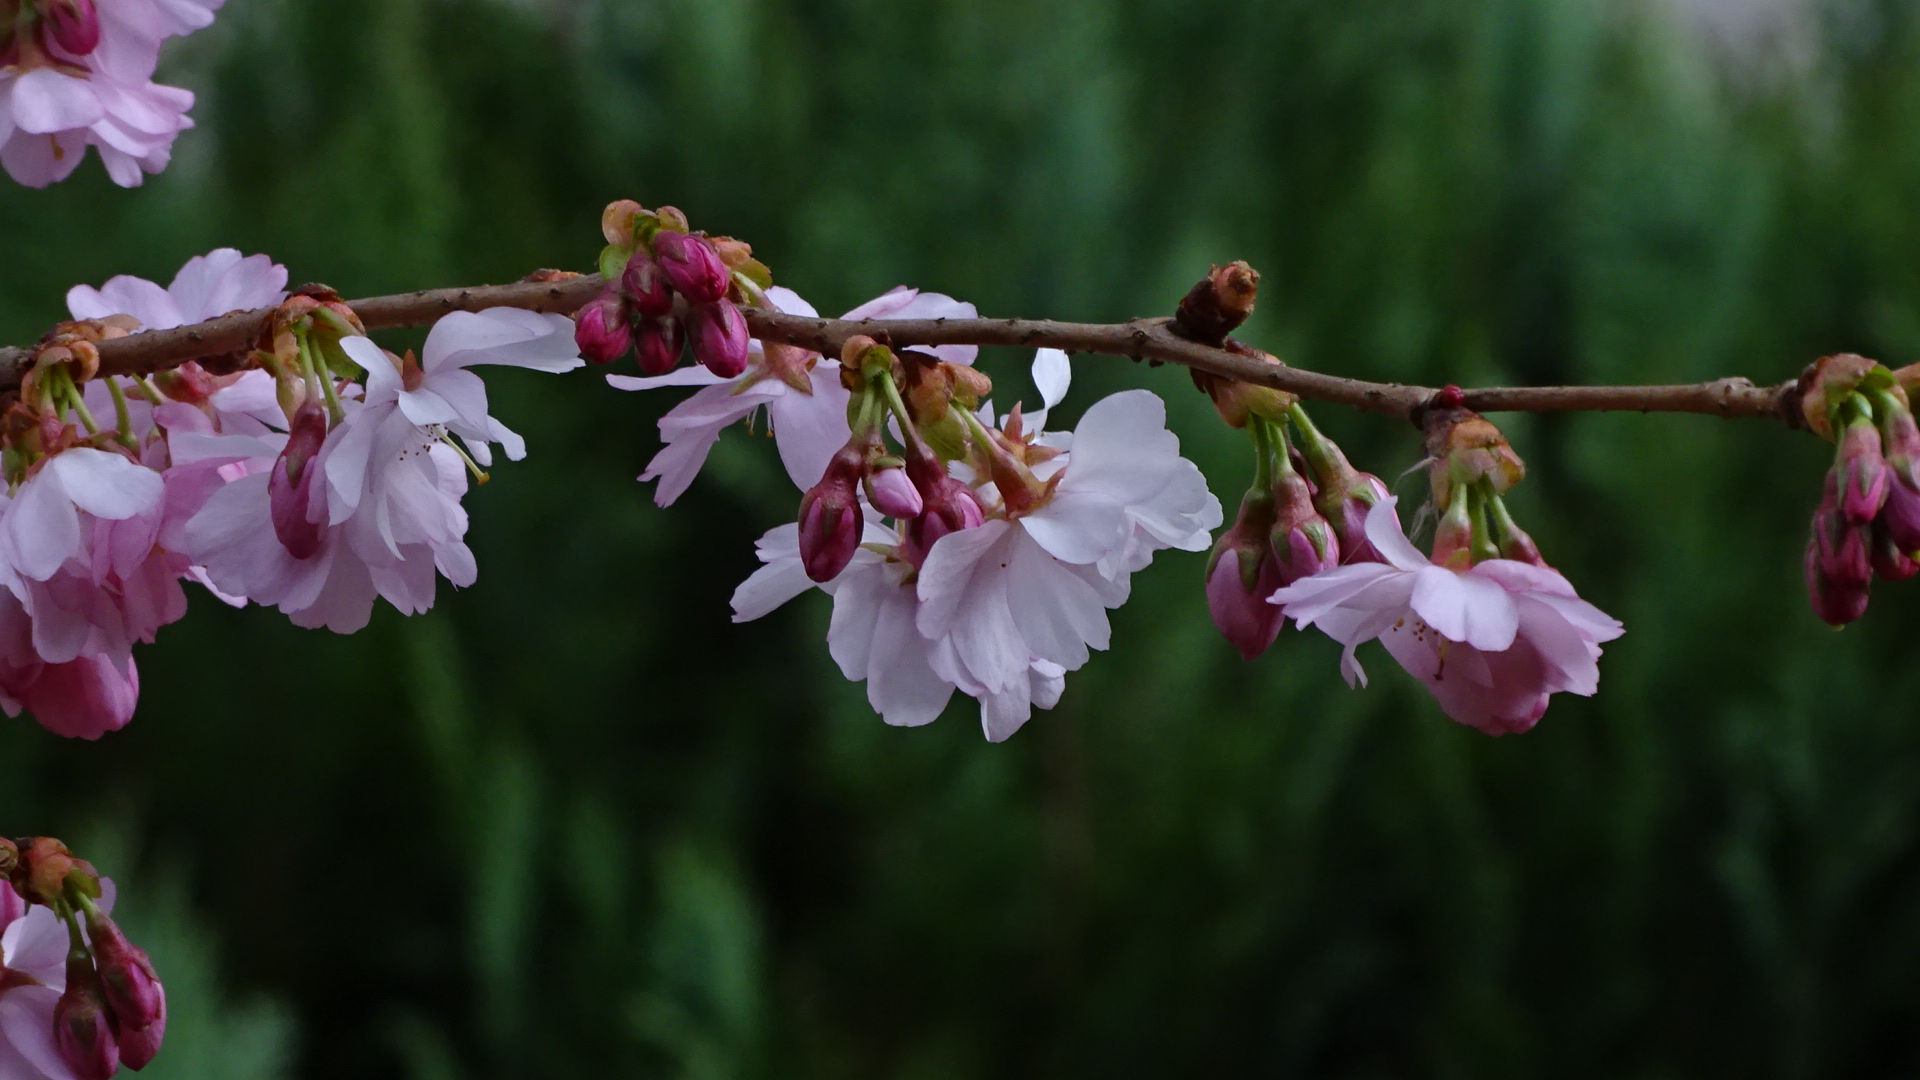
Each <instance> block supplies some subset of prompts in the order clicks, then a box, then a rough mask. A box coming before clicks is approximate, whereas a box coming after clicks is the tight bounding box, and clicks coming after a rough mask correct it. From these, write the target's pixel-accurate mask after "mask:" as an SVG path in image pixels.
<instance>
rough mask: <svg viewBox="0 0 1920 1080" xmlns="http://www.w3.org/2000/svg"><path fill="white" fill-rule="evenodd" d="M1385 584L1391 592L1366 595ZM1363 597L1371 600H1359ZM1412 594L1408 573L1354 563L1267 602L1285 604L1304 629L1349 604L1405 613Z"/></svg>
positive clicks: (1301, 583)
mask: <svg viewBox="0 0 1920 1080" xmlns="http://www.w3.org/2000/svg"><path fill="white" fill-rule="evenodd" d="M1383 583H1385V584H1387V585H1390V586H1391V587H1392V592H1390V593H1389V592H1377V593H1367V590H1370V589H1372V588H1373V587H1374V586H1375V585H1379V584H1383ZM1363 594H1364V595H1367V596H1368V597H1369V599H1365V600H1362V599H1357V598H1359V597H1362V596H1363ZM1412 595H1413V576H1412V575H1410V574H1408V573H1406V572H1405V571H1403V570H1395V569H1394V568H1393V567H1391V566H1386V565H1383V564H1381V563H1353V564H1350V565H1347V566H1337V567H1334V568H1333V569H1331V570H1325V571H1322V572H1320V573H1318V574H1314V575H1311V576H1309V577H1304V578H1301V579H1300V580H1298V581H1296V582H1294V583H1293V584H1291V585H1288V586H1287V587H1286V588H1283V589H1280V590H1279V591H1277V592H1275V593H1274V594H1273V595H1272V596H1271V597H1269V598H1268V602H1269V603H1274V604H1282V605H1285V607H1286V611H1287V616H1288V617H1289V618H1291V619H1293V620H1294V621H1295V622H1296V623H1298V624H1299V625H1300V627H1301V628H1303V629H1304V628H1306V627H1308V626H1312V625H1313V624H1315V623H1317V622H1320V621H1321V620H1322V619H1323V618H1324V617H1325V616H1326V614H1327V613H1328V612H1330V611H1333V610H1335V609H1336V608H1340V607H1343V606H1346V605H1349V604H1351V605H1353V606H1355V607H1356V608H1359V607H1364V608H1366V609H1367V610H1380V609H1389V608H1396V607H1397V608H1398V609H1399V610H1400V611H1405V610H1406V607H1407V600H1408V598H1410V597H1411V596H1412Z"/></svg>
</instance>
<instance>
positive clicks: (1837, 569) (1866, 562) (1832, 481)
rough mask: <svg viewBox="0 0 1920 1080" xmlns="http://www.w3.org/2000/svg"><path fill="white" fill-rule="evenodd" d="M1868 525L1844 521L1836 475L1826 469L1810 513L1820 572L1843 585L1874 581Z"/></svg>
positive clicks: (1858, 586) (1863, 585)
mask: <svg viewBox="0 0 1920 1080" xmlns="http://www.w3.org/2000/svg"><path fill="white" fill-rule="evenodd" d="M1871 541H1872V537H1871V529H1870V528H1869V527H1868V526H1864V525H1854V524H1851V523H1849V522H1848V521H1847V515H1846V512H1845V510H1844V509H1842V505H1841V495H1840V492H1839V479H1838V477H1837V476H1836V475H1835V473H1834V472H1829V473H1827V478H1826V483H1825V484H1824V485H1823V486H1822V488H1821V498H1820V508H1819V509H1818V510H1816V511H1814V514H1813V542H1814V550H1815V552H1816V555H1817V558H1818V560H1819V563H1820V573H1821V575H1822V576H1823V577H1824V578H1825V579H1826V580H1828V581H1830V582H1832V583H1834V584H1836V585H1838V586H1841V587H1846V588H1852V587H1857V588H1862V589H1864V588H1866V587H1867V586H1868V585H1869V584H1871V583H1872V581H1873V555H1872V542H1871Z"/></svg>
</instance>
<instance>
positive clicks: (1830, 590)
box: [1806, 540, 1869, 626]
mask: <svg viewBox="0 0 1920 1080" xmlns="http://www.w3.org/2000/svg"><path fill="white" fill-rule="evenodd" d="M1806 573H1807V598H1808V599H1809V600H1810V601H1812V603H1813V613H1814V614H1815V615H1818V616H1819V617H1820V618H1821V620H1822V621H1824V622H1826V623H1827V624H1828V625H1830V626H1845V625H1847V624H1848V623H1850V622H1852V621H1854V620H1855V619H1858V618H1859V617H1860V616H1862V615H1865V614H1866V613H1867V600H1868V598H1869V597H1868V591H1867V586H1866V585H1864V584H1856V583H1849V582H1836V581H1834V580H1833V579H1831V578H1829V577H1828V576H1827V575H1826V574H1825V573H1823V572H1822V570H1821V558H1820V551H1819V543H1818V541H1816V540H1809V541H1807V558H1806Z"/></svg>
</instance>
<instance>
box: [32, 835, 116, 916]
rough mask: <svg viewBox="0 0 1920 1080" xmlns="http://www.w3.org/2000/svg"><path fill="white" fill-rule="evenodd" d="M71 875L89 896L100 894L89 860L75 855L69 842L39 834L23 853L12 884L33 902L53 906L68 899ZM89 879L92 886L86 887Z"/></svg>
mask: <svg viewBox="0 0 1920 1080" xmlns="http://www.w3.org/2000/svg"><path fill="white" fill-rule="evenodd" d="M68 878H74V879H75V884H76V886H78V887H80V888H81V889H82V891H84V892H87V893H88V895H91V896H98V895H100V886H99V883H98V881H97V878H96V875H94V873H93V867H91V866H89V865H87V862H86V860H84V859H76V858H74V857H73V852H71V851H68V850H67V845H65V844H63V843H61V842H60V841H58V840H55V839H54V838H53V837H51V836H36V837H34V838H33V839H32V840H30V841H28V842H27V847H26V850H24V851H22V852H20V865H19V868H18V869H16V870H15V871H14V875H13V883H14V886H15V887H16V888H18V889H19V890H20V894H21V895H22V896H24V897H26V899H27V900H28V901H29V902H30V903H35V904H41V905H44V906H46V907H52V906H53V905H54V904H55V903H57V902H60V901H62V900H64V899H65V898H66V891H67V879H68ZM89 882H90V883H91V885H92V888H91V889H88V888H87V887H86V886H87V884H88V883H89Z"/></svg>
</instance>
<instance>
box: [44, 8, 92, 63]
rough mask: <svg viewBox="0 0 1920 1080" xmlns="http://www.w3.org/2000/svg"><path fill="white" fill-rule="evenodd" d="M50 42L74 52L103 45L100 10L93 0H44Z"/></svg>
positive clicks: (86, 50) (74, 53)
mask: <svg viewBox="0 0 1920 1080" xmlns="http://www.w3.org/2000/svg"><path fill="white" fill-rule="evenodd" d="M40 15H41V17H42V18H43V19H45V20H46V22H45V24H44V25H45V33H46V36H47V40H48V43H49V44H51V45H54V46H57V47H58V48H59V49H60V51H62V52H65V53H67V54H69V55H72V56H85V55H87V54H88V53H91V52H92V51H93V50H95V49H97V48H99V47H100V13H99V12H98V11H97V10H95V9H94V6H93V0H40Z"/></svg>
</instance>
